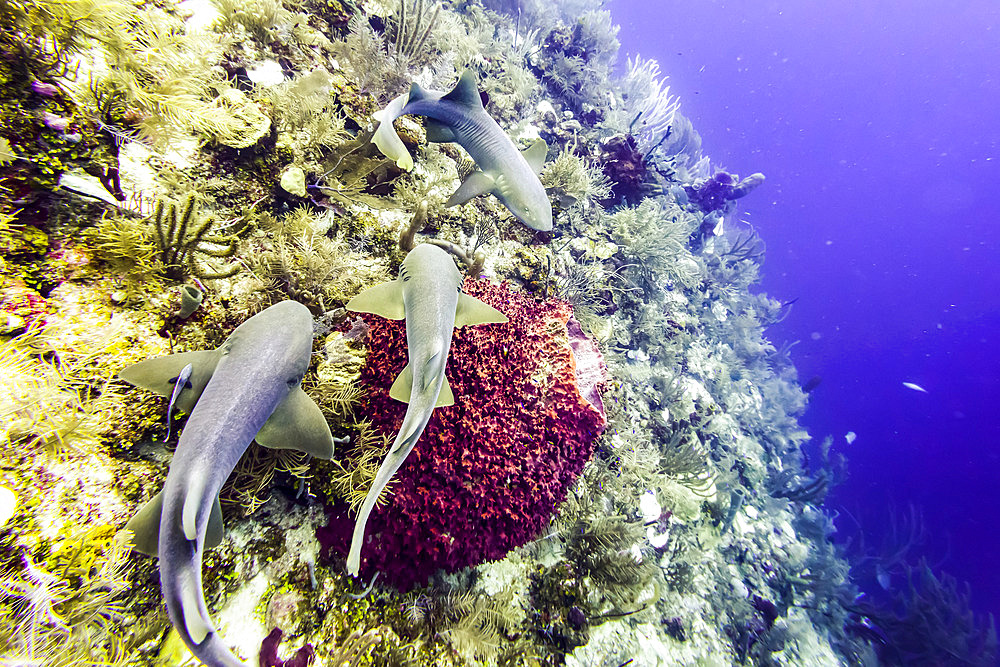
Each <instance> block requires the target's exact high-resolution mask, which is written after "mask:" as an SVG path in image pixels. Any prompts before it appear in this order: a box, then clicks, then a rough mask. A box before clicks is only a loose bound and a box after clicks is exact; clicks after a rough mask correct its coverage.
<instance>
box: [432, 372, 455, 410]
mask: <svg viewBox="0 0 1000 667" xmlns="http://www.w3.org/2000/svg"><path fill="white" fill-rule="evenodd" d="M449 405H455V394H454V393H452V391H451V385H450V384H448V378H445V379H444V382H442V383H441V393H440V394H438V400H437V403H435V404H434V407H435V408H446V407H448V406H449Z"/></svg>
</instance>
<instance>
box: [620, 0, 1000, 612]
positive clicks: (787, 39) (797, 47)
mask: <svg viewBox="0 0 1000 667" xmlns="http://www.w3.org/2000/svg"><path fill="white" fill-rule="evenodd" d="M609 8H610V10H611V12H612V15H613V17H614V20H615V22H617V23H620V24H621V26H622V29H621V32H620V34H619V39H620V41H621V42H622V51H623V54H630V55H633V56H634V55H635V54H639V55H642V56H643V57H645V58H650V57H651V58H655V59H657V60H658V61H659V63H660V65H661V69H662V70H663V72H664V73H665V74H667V75H669V77H670V84H671V90H672V92H674V93H675V94H677V95H678V96H679V97H680V99H681V103H682V106H681V110H682V112H683V113H684V114H685V115H687V116H688V117H689V118H690V119H691V120H692V121H693V123H694V126H695V128H696V129H697V130H698V131H699V132H700V133H701V135H702V139H703V144H702V146H703V151H704V153H705V154H706V155H709V156H710V157H711V158H712V162H713V166H715V167H721V168H725V169H727V170H729V171H731V172H735V173H738V174H739V175H740V176H746V175H748V174H750V173H752V172H755V171H761V172H763V173H764V174H765V175H766V176H767V182H766V183H765V185H764V186H762V187H761V188H760V189H759V190H757V191H755V192H754V193H752V194H751V195H750V196H749V197H747V198H746V199H745V200H742V201H741V202H740V210H741V217H742V219H744V220H747V221H749V222H750V223H751V224H753V225H754V226H755V227H756V228H757V229H758V230H759V232H760V234H761V236H762V238H764V240H765V241H766V242H767V249H768V252H767V257H766V261H765V264H764V278H763V282H762V285H761V287H762V289H764V290H765V291H767V292H768V293H769V294H770V295H771V296H773V297H775V298H779V299H782V300H793V299H795V300H796V301H795V304H794V306H793V309H792V311H791V313H790V314H789V317H788V318H787V319H786V320H784V321H783V322H782V323H780V324H778V325H776V326H774V327H772V328H771V329H770V330H769V331H768V334H769V337H770V338H771V340H772V341H773V342H775V344H779V343H781V342H783V341H785V342H792V341H798V343H797V345H796V346H795V347H794V348H793V352H792V358H793V361H794V362H795V364H796V366H797V367H798V369H799V377H800V381H801V382H802V383H805V382H806V381H807V380H809V379H810V378H812V377H814V376H816V377H819V378H822V381H821V382H820V384H819V385H818V387H817V388H816V389H815V391H813V392H812V394H811V398H810V405H809V408H808V411H807V413H806V415H805V417H804V419H803V422H804V425H805V426H806V427H807V428H808V429H809V431H810V433H811V434H812V435H813V437H814V441H815V442H819V441H820V440H822V438H823V437H824V436H827V435H832V436H833V437H834V438H835V445H834V449H835V451H839V452H842V453H843V454H845V455H846V456H847V458H848V471H849V478H848V479H847V480H846V481H845V482H844V483H842V484H841V485H840V486H838V487H836V488H835V489H834V490H833V492H832V493H831V495H830V496H829V498H828V500H827V505H828V507H829V508H830V509H831V510H832V511H833V512H836V513H839V517H838V519H837V522H836V523H837V526H838V530H839V535H838V539H841V540H845V541H847V540H851V541H852V544H853V546H852V549H853V550H854V551H858V550H859V547H858V545H859V539H860V538H863V541H864V544H865V545H866V547H867V548H869V550H871V549H873V548H875V547H877V546H878V545H879V544H880V542H881V541H882V540H883V539H886V538H888V537H891V534H892V533H891V530H892V526H893V522H894V519H893V517H895V522H896V525H897V527H898V525H899V523H900V522H903V521H904V520H905V517H907V516H909V515H910V514H909V513H910V509H909V508H910V507H911V506H912V507H913V508H915V509H916V510H917V511H918V512H919V513H920V515H921V516H922V518H923V519H922V520H923V531H922V540H919V541H918V542H919V543H918V544H916V545H915V546H914V548H912V549H911V550H910V551H909V553H908V559H909V560H910V561H911V562H914V563H915V562H916V560H917V559H918V558H919V557H920V556H926V557H927V558H928V559H929V561H930V562H931V564H932V565H933V566H934V567H935V568H936V569H937V570H938V571H944V572H948V573H950V574H952V575H954V576H955V577H957V578H958V579H959V580H964V581H968V582H969V584H970V585H971V588H972V598H971V603H972V607H973V608H974V609H975V610H977V611H980V612H992V613H994V614H1000V570H998V568H997V566H996V562H997V558H998V557H1000V548H998V546H1000V405H998V401H997V399H998V397H1000V390H998V386H997V381H998V377H1000V351H998V345H997V343H998V341H1000V270H998V269H1000V256H998V252H1000V200H998V192H1000V122H998V121H1000V64H998V58H997V56H998V54H1000V3H997V2H994V1H992V0H965V1H961V0H959V1H956V2H948V3H942V2H937V1H934V0H909V1H908V2H888V1H886V0H881V1H877V2H865V1H861V0H844V1H843V2H837V3H831V2H820V1H818V0H797V1H796V2H791V1H789V0H770V1H768V2H762V3H750V2H723V1H720V0H702V1H701V2H697V3H690V2H673V1H669V2H666V1H660V2H646V1H639V0H612V2H611V3H610V4H609ZM904 382H906V383H911V384H914V385H917V386H918V387H920V388H923V389H924V390H926V391H920V390H918V389H914V388H909V387H907V386H905V385H904ZM848 432H853V433H854V434H856V439H855V440H854V442H853V443H848V442H847V440H846V439H845V435H846V434H848ZM856 574H858V575H859V576H861V578H862V579H863V573H862V572H860V571H859V572H857V573H856ZM889 575H890V578H889V581H888V583H889V584H890V586H892V587H899V586H901V585H904V584H905V582H904V581H903V580H902V578H901V577H900V576H899V575H898V572H897V573H896V574H895V576H893V572H891V571H890V572H889ZM867 583H868V584H869V585H873V584H874V582H873V581H871V580H869V581H868V582H867ZM883 583H886V581H883ZM874 585H877V584H874Z"/></svg>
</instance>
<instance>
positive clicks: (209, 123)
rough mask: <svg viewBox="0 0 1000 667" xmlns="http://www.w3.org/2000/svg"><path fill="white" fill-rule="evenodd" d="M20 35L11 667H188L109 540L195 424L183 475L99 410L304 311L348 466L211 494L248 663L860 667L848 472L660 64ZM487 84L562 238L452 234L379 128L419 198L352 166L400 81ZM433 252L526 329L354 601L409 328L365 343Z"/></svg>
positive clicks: (436, 5)
mask: <svg viewBox="0 0 1000 667" xmlns="http://www.w3.org/2000/svg"><path fill="white" fill-rule="evenodd" d="M0 33H2V36H0V56H2V57H0V121H2V124H0V193H2V203H0V246H2V248H3V259H2V263H0V272H2V281H3V282H2V293H0V308H2V311H3V312H2V315H0V334H2V336H3V343H2V344H0V380H2V387H0V420H2V426H3V431H2V433H0V436H2V442H0V487H2V489H0V491H3V489H6V490H7V491H8V492H9V493H4V494H3V495H0V503H2V504H0V510H5V509H7V508H8V507H9V509H10V512H9V513H6V512H0V519H3V521H4V523H3V525H2V526H0V596H2V597H0V616H2V617H3V618H5V619H9V622H7V621H5V622H4V624H3V625H0V656H2V657H3V660H4V661H8V662H10V661H12V662H13V663H15V664H22V662H23V661H33V662H31V664H47V665H83V664H101V665H104V664H120V665H166V664H194V663H192V662H191V661H192V660H193V658H192V657H191V656H190V654H189V653H188V652H187V649H186V648H185V647H184V645H183V643H182V642H181V640H180V638H179V636H178V635H177V633H176V631H175V630H173V629H172V627H171V624H170V621H169V619H168V618H167V613H166V609H165V608H164V604H163V600H162V597H161V594H160V588H159V574H158V572H157V568H156V561H155V559H152V558H148V557H146V556H142V555H140V554H137V553H133V552H131V550H130V547H129V541H130V535H129V534H128V533H127V532H125V531H123V530H122V528H123V526H124V525H125V523H126V521H127V520H128V519H129V518H130V517H131V516H132V514H133V513H134V512H135V511H136V509H137V508H138V507H139V506H141V505H142V503H144V502H145V501H147V500H149V498H151V497H152V495H153V494H154V493H155V492H156V491H157V490H158V489H159V488H160V487H161V486H162V482H163V479H164V477H165V475H166V472H167V468H168V465H169V462H170V457H171V452H172V449H173V447H174V446H175V445H176V434H177V433H178V432H179V431H180V430H181V429H182V428H183V426H182V424H183V417H181V416H179V415H177V414H176V413H175V415H174V417H173V418H172V419H173V424H172V426H173V428H172V433H173V437H172V438H171V439H170V441H169V442H164V439H165V436H166V435H167V423H166V420H167V419H169V418H170V417H169V416H167V403H168V399H167V398H164V397H157V396H153V395H151V394H149V393H148V392H143V391H141V390H138V389H135V388H132V387H129V386H127V385H126V383H124V382H123V381H122V380H120V379H119V378H117V376H116V373H118V372H119V371H120V370H121V369H122V368H124V367H125V366H127V365H129V364H132V363H135V362H137V361H141V360H143V359H147V358H150V357H155V356H160V355H164V354H167V353H170V352H177V351H186V350H200V349H206V348H211V347H215V346H217V345H219V344H220V343H221V342H222V341H223V340H224V339H225V338H226V336H227V335H228V334H229V333H230V332H231V331H232V330H233V329H234V328H235V327H236V326H237V325H239V324H240V323H241V322H243V321H244V320H246V319H247V318H248V317H250V316H251V315H253V314H255V313H257V312H260V311H261V310H263V309H264V308H265V307H267V306H269V305H271V304H273V303H276V302H278V301H281V300H283V299H293V300H296V301H299V302H300V303H303V304H305V305H306V306H307V307H308V308H309V309H310V311H311V312H312V314H313V316H314V326H315V332H316V337H315V345H314V355H313V362H312V364H311V367H310V369H309V371H308V372H307V375H306V377H305V380H304V382H303V388H304V389H305V391H306V393H307V394H308V395H309V396H310V397H312V398H313V399H315V400H316V402H317V403H318V404H319V405H320V407H321V408H322V410H323V414H324V416H325V417H326V419H327V421H328V423H329V425H330V426H331V428H332V430H333V432H334V434H335V435H337V436H349V437H350V438H351V444H350V445H348V446H344V447H340V448H339V450H338V451H337V452H335V456H334V459H333V460H332V461H321V460H310V459H309V458H308V457H306V456H304V455H301V454H298V453H295V452H293V451H291V450H268V449H265V448H263V447H259V446H257V445H253V446H252V447H251V449H250V450H249V451H248V452H247V454H246V455H245V456H244V459H243V460H242V461H241V463H240V464H239V466H238V467H237V469H236V471H235V472H234V473H233V476H232V478H231V479H230V482H229V484H228V485H227V487H226V488H225V489H224V491H223V494H222V506H223V516H224V523H225V526H226V536H225V537H224V539H223V542H222V544H221V545H220V546H219V547H218V548H217V549H215V550H213V551H210V552H208V553H207V555H206V560H205V564H204V570H203V588H204V591H205V597H206V600H207V604H208V611H209V613H210V614H211V616H212V618H213V620H214V622H215V623H216V625H217V627H218V628H219V633H220V635H221V637H222V638H223V639H224V641H225V642H226V643H227V644H228V646H229V647H231V648H232V650H233V652H234V653H235V654H236V655H238V656H239V657H240V658H241V659H243V660H246V661H248V662H249V663H252V664H261V665H282V664H284V665H304V664H316V665H336V664H344V663H345V662H346V663H348V664H373V665H383V664H417V665H438V664H456V665H461V664H525V665H535V664H553V665H559V664H566V665H588V666H591V665H609V666H610V665H622V664H631V665H657V664H662V665H689V664H690V665H695V664H698V665H725V664H789V665H833V664H844V663H847V662H851V663H857V662H859V661H862V660H865V659H869V658H870V656H871V648H870V645H869V644H868V643H867V642H868V640H871V639H872V638H871V637H865V636H864V635H863V634H861V635H859V634H858V633H854V634H848V633H847V632H846V631H845V629H844V626H845V621H846V620H847V619H848V614H849V612H848V607H847V606H849V604H850V602H851V601H852V600H853V597H854V594H855V591H854V589H853V587H852V586H851V584H850V582H849V581H848V579H847V566H846V563H845V562H844V561H843V560H842V559H841V558H840V556H839V555H838V554H837V552H836V550H835V549H834V547H833V545H832V543H831V542H830V539H829V537H830V533H831V532H832V523H831V521H830V519H829V517H828V516H827V515H826V514H825V513H824V511H823V509H822V507H821V503H822V500H823V496H824V494H825V491H826V488H827V485H828V484H829V483H830V482H832V481H833V480H834V478H835V476H836V474H837V468H836V462H835V461H832V460H829V459H828V458H827V457H826V455H825V450H824V449H823V448H818V450H819V452H820V456H819V457H818V458H819V460H818V461H814V462H813V465H812V468H811V469H809V467H808V466H806V464H805V458H804V454H803V449H802V448H803V445H804V444H806V443H807V442H808V440H809V437H808V435H807V434H806V433H805V432H803V431H802V430H801V429H800V428H799V426H798V424H797V422H796V418H797V416H798V415H799V414H800V413H801V411H802V410H803V409H804V407H805V404H806V398H807V396H806V394H805V393H804V392H803V391H802V390H801V389H800V387H799V385H798V384H797V378H796V373H795V369H794V368H793V366H792V364H791V362H790V360H789V357H788V349H787V348H782V349H776V348H775V346H774V345H772V343H771V342H770V341H768V340H767V338H766V337H765V335H764V330H765V328H766V327H767V326H768V325H769V324H771V323H773V322H775V321H777V320H778V319H779V318H781V317H782V316H783V315H784V314H785V306H784V305H783V304H782V303H781V302H780V301H776V300H774V299H772V298H769V297H768V296H766V295H763V294H761V293H759V292H755V291H753V286H754V285H755V283H756V281H757V278H758V273H759V270H760V265H761V262H762V261H763V257H764V247H763V243H762V241H761V240H760V238H759V237H758V236H757V233H756V232H755V231H754V230H753V229H750V228H749V227H747V226H746V225H745V224H744V223H741V222H739V220H738V216H737V215H736V207H737V200H738V199H739V198H740V197H743V196H754V195H753V194H752V193H751V190H753V189H754V188H755V187H757V186H759V185H761V182H762V180H763V177H762V176H761V175H759V174H754V175H749V176H746V177H745V178H743V179H740V178H739V177H737V176H735V175H732V174H727V173H725V172H721V171H719V170H717V169H714V168H713V167H712V164H711V162H710V160H709V157H708V156H706V155H703V154H702V151H701V142H700V138H699V137H698V134H697V133H696V131H695V129H694V128H693V127H692V125H691V123H690V122H689V121H688V120H687V119H686V118H684V116H683V115H682V114H681V112H680V109H681V108H682V104H681V102H680V101H678V100H677V99H676V98H674V97H673V96H671V95H670V92H669V88H668V87H667V85H666V83H665V77H664V76H663V75H662V74H661V73H660V71H659V68H658V66H657V65H656V63H655V62H653V61H646V60H642V59H640V58H636V60H634V61H630V62H629V63H628V64H627V66H626V67H625V68H624V74H623V75H621V76H615V75H614V74H613V66H614V64H615V62H616V59H617V58H618V42H617V40H616V38H615V34H616V28H615V26H614V25H613V21H612V17H611V15H610V14H609V13H608V12H607V11H606V10H603V9H600V3H599V2H596V0H568V1H566V2H561V3H544V4H541V3H539V4H537V5H536V4H532V3H525V4H522V5H520V6H519V7H508V6H504V3H502V2H494V3H490V2H486V3H484V2H481V1H479V0H468V1H463V2H434V1H432V0H401V2H397V1H395V0H367V1H365V2H357V3H350V2H346V1H345V2H340V1H338V0H301V1H299V2H294V3H293V2H290V1H287V0H286V1H285V2H282V1H281V0H256V1H255V0H213V2H211V3H195V2H182V3H179V4H177V5H174V4H171V3H166V4H155V5H153V4H150V5H134V4H130V3H128V2H125V1H124V0H104V1H103V2H91V1H88V0H70V1H64V0H23V1H19V0H0ZM466 70H468V71H471V72H472V73H473V74H474V75H475V78H476V80H477V81H478V86H479V91H480V95H481V98H482V100H483V102H484V106H485V109H486V112H487V113H488V114H489V115H490V116H491V117H492V118H493V119H495V120H496V121H497V123H499V125H500V127H501V128H502V129H503V130H504V132H505V133H506V134H507V135H508V136H509V137H510V138H511V139H512V140H513V141H514V143H515V145H517V146H518V147H519V148H526V147H528V146H529V145H530V144H531V143H532V142H533V141H534V140H536V139H538V138H541V139H544V140H545V142H546V143H547V146H548V155H547V161H546V163H545V166H544V168H543V170H542V172H541V174H540V179H541V183H542V185H543V186H544V187H545V190H546V192H547V195H548V197H549V200H550V202H551V204H552V207H553V219H554V224H553V229H552V230H551V231H536V230H533V229H529V228H528V227H526V226H524V225H522V224H521V223H520V222H519V221H518V219H516V218H515V217H514V216H513V215H512V214H511V212H510V211H509V210H508V208H509V207H505V206H504V205H503V204H501V203H500V201H499V200H498V199H497V198H496V197H494V196H492V195H486V196H480V197H476V198H474V199H472V200H471V201H470V202H469V203H467V204H463V205H460V206H452V207H446V206H445V204H446V202H447V201H448V199H449V197H450V195H451V194H452V193H453V192H454V191H455V190H456V188H457V187H458V185H459V182H460V177H464V176H467V175H468V174H469V173H470V172H471V171H472V170H473V168H474V165H473V164H472V161H471V160H470V159H469V157H468V156H467V154H466V153H465V152H464V151H463V150H462V149H460V148H458V147H457V146H456V145H455V144H453V143H437V142H432V141H428V133H431V134H432V138H441V137H440V134H439V132H440V129H439V128H436V127H435V126H433V124H431V123H427V122H425V121H424V120H423V119H421V118H419V117H416V116H406V117H403V118H401V119H400V120H398V121H397V122H396V129H397V132H398V133H399V135H400V138H401V139H402V141H403V144H404V145H405V147H406V149H407V151H409V153H410V154H411V155H412V156H413V162H414V167H413V169H412V170H410V171H403V170H401V169H400V168H398V167H397V166H396V164H394V162H393V161H392V160H390V159H387V158H386V157H385V156H384V155H382V154H381V153H380V152H379V150H378V149H377V148H376V147H375V146H374V145H373V144H372V143H371V138H372V134H373V131H374V129H375V126H376V120H375V117H374V114H375V113H376V112H377V111H379V110H380V109H382V108H383V107H385V106H386V105H387V104H388V103H389V102H390V101H391V100H393V99H394V98H396V97H397V96H398V95H401V94H403V93H405V92H406V91H407V89H408V88H409V86H410V83H411V82H414V81H415V82H418V83H419V84H420V86H422V87H424V88H426V89H429V90H438V91H447V90H450V89H451V88H452V86H453V85H454V84H455V81H456V80H457V79H458V74H459V73H460V72H462V71H466ZM764 187H766V186H764ZM498 191H499V190H498ZM420 242H434V243H437V244H439V245H440V246H442V247H444V248H446V249H447V250H449V252H451V253H452V254H453V255H454V256H455V259H456V261H457V263H458V266H459V268H460V269H462V270H463V272H465V273H466V275H467V278H466V283H465V285H466V288H465V289H466V292H467V293H469V294H472V295H476V296H479V297H480V298H481V299H483V300H485V301H487V302H489V303H491V304H492V305H494V306H495V307H496V308H497V309H499V310H501V311H502V312H504V313H505V314H506V315H507V316H508V317H509V318H510V320H511V322H510V323H509V324H505V325H502V327H506V328H499V327H498V328H497V329H496V330H495V331H494V332H492V333H491V332H490V331H489V330H487V329H485V328H484V330H483V331H476V330H475V328H474V327H472V328H468V329H466V330H460V331H459V332H458V333H456V336H455V341H454V343H453V345H452V354H451V357H450V361H449V364H450V366H449V373H450V375H449V378H450V382H451V384H452V387H453V389H454V393H455V396H456V403H455V405H454V406H452V407H447V408H439V409H438V410H437V411H435V414H434V416H433V417H432V421H431V423H430V425H429V426H428V430H427V432H426V434H425V435H424V436H423V438H422V440H421V442H419V443H418V445H417V449H416V450H415V451H414V453H413V454H412V455H411V459H410V460H408V461H407V463H406V464H405V465H408V466H409V467H408V468H404V469H403V470H401V472H400V475H399V477H398V478H397V479H395V480H394V481H393V482H392V483H390V485H389V487H388V489H387V492H386V499H385V503H384V504H383V505H381V506H379V507H378V508H377V509H376V511H375V513H374V514H373V519H372V525H373V527H374V528H373V530H372V536H371V539H370V540H369V542H368V544H367V546H366V547H365V548H366V552H365V553H366V556H365V558H366V560H364V561H363V566H362V578H361V580H354V579H352V578H351V577H348V576H347V575H346V574H345V568H344V562H345V556H346V551H347V543H348V542H349V533H350V528H351V523H352V521H353V516H354V514H353V513H354V512H355V511H356V509H357V507H358V506H359V505H360V504H361V501H362V500H363V498H364V496H365V494H366V493H367V490H368V487H369V486H370V485H371V482H372V479H373V478H374V476H375V474H376V471H377V468H378V465H379V462H380V461H381V460H382V457H383V456H384V455H385V452H386V449H387V448H388V444H389V443H390V442H391V441H392V438H393V437H394V435H395V429H397V428H398V424H399V420H400V418H401V414H402V410H403V408H402V404H399V403H394V402H393V399H390V398H389V397H388V395H387V394H386V391H387V389H388V384H389V383H391V382H392V379H393V377H394V376H395V374H396V373H398V372H399V370H400V368H401V367H402V365H403V364H404V363H405V356H406V355H405V349H404V347H405V346H404V340H405V336H404V335H403V329H402V325H400V324H396V323H391V322H386V321H385V320H381V319H380V318H377V317H375V316H367V315H366V316H364V317H358V316H354V315H350V314H348V313H347V312H346V311H345V309H344V305H345V304H346V303H347V301H348V300H349V299H351V298H352V297H353V296H355V295H356V294H357V293H359V292H360V291H361V290H363V289H365V288H367V287H371V286H372V285H375V284H377V283H379V282H382V281H385V280H387V279H389V278H391V277H393V276H395V275H396V272H397V270H398V268H399V264H400V262H401V261H402V259H403V257H404V256H405V255H406V251H407V250H408V249H409V248H410V247H412V246H413V245H414V244H415V243H420ZM463 397H464V398H463ZM463 401H464V402H463ZM345 535H347V537H346V538H345ZM380 536H381V537H380ZM484 561H485V562H484ZM376 574H379V575H380V576H379V577H378V578H376V576H375V575H376Z"/></svg>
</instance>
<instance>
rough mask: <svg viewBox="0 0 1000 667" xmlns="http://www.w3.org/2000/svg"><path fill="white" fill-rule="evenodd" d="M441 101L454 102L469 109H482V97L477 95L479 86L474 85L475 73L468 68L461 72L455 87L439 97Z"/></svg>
mask: <svg viewBox="0 0 1000 667" xmlns="http://www.w3.org/2000/svg"><path fill="white" fill-rule="evenodd" d="M441 101H442V102H445V101H446V102H454V103H455V104H461V105H463V106H467V107H469V108H471V109H482V108H483V98H481V97H480V96H479V87H478V86H477V85H476V75H475V74H473V73H472V72H471V71H470V70H465V71H464V72H462V76H460V77H459V79H458V83H456V84H455V87H454V88H452V89H451V92H450V93H447V94H446V95H444V96H443V97H442V98H441Z"/></svg>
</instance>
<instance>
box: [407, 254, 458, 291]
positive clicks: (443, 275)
mask: <svg viewBox="0 0 1000 667" xmlns="http://www.w3.org/2000/svg"><path fill="white" fill-rule="evenodd" d="M423 277H427V278H434V279H435V280H437V281H441V282H443V283H446V284H449V285H451V284H454V285H455V287H456V289H457V288H458V287H459V286H460V285H461V284H462V274H461V273H460V272H459V270H458V267H457V266H455V262H454V260H452V258H451V255H449V254H448V253H447V252H445V251H444V250H442V249H441V248H439V247H438V246H436V245H433V244H431V243H421V244H419V245H418V246H416V247H415V248H414V249H413V250H411V251H410V252H409V253H407V255H406V259H404V260H403V263H402V264H400V265H399V279H400V281H402V282H403V283H407V282H409V281H410V280H412V279H414V278H423Z"/></svg>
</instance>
